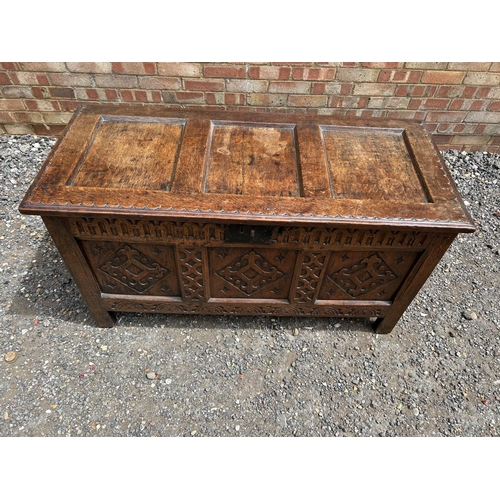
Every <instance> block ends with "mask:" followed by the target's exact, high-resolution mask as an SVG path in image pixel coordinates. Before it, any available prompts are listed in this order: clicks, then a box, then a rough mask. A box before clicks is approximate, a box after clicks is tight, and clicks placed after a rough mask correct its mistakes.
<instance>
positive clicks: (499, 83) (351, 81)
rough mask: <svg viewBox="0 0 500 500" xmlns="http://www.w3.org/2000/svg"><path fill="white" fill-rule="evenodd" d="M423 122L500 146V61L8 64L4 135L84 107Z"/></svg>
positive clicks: (49, 123) (53, 127) (2, 90)
mask: <svg viewBox="0 0 500 500" xmlns="http://www.w3.org/2000/svg"><path fill="white" fill-rule="evenodd" d="M99 102H107V103H121V102H126V103H154V104H157V105H161V106H169V107H174V108H175V107H177V108H199V107H218V108H225V109H233V110H255V111H273V110H275V111H282V112H298V113H312V114H327V115H328V114H342V115H356V116H382V117H395V118H408V119H417V120H421V121H423V122H424V123H425V124H426V127H427V128H428V130H429V131H430V132H432V133H433V134H434V137H435V140H436V142H437V143H438V145H439V147H440V148H442V149H462V150H467V151H489V152H493V153H497V152H500V63H498V62H496V63H495V62H494V63H491V62H474V63H459V62H449V63H447V62H433V63H423V62H418V63H410V62H406V63H402V62H391V63H389V62H385V63H375V62H370V63H359V62H353V63H286V62H280V63H160V62H158V63H155V62H121V63H119V62H115V63H111V62H85V63H82V62H79V63H77V62H74V63H70V62H66V63H64V62H50V63H49V62H31V63H29V62H6V63H0V133H7V134H26V133H28V134H32V133H35V134H39V135H58V134H60V133H61V131H62V130H63V129H64V125H65V124H66V123H67V122H68V120H69V119H70V117H71V115H72V113H73V111H74V110H75V109H76V108H77V106H78V105H80V104H82V103H99Z"/></svg>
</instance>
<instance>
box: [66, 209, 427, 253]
mask: <svg viewBox="0 0 500 500" xmlns="http://www.w3.org/2000/svg"><path fill="white" fill-rule="evenodd" d="M70 227H71V232H72V234H73V235H74V236H76V237H77V238H78V237H79V238H85V239H103V240H114V239H117V240H121V241H139V240H140V241H142V242H146V241H155V242H165V243H181V244H187V245H205V244H210V243H218V242H221V243H223V242H224V228H225V226H224V225H223V224H216V223H198V222H174V221H154V220H129V219H107V218H97V217H96V218H92V217H91V218H87V217H74V218H71V219H70ZM275 232H276V233H277V234H276V238H275V240H274V241H273V242H272V243H273V245H277V246H290V245H296V246H301V247H303V248H312V249H320V248H332V249H333V248H339V247H359V248H367V247H374V248H425V247H427V246H428V244H429V242H430V240H431V235H430V233H422V232H419V231H407V230H406V231H405V230H403V231H399V230H398V231H391V230H384V229H345V228H308V227H282V228H279V230H278V231H275Z"/></svg>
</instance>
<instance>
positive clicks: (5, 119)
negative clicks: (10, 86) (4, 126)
mask: <svg viewBox="0 0 500 500" xmlns="http://www.w3.org/2000/svg"><path fill="white" fill-rule="evenodd" d="M15 121H16V119H15V118H14V113H8V112H7V111H0V123H14V122H15Z"/></svg>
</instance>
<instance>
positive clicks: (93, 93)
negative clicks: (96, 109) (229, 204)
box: [86, 89, 99, 101]
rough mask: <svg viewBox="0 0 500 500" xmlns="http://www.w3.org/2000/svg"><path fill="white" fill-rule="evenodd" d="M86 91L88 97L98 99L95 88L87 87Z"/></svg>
mask: <svg viewBox="0 0 500 500" xmlns="http://www.w3.org/2000/svg"><path fill="white" fill-rule="evenodd" d="M86 93H87V97H88V98H89V99H93V100H94V101H97V100H98V99H99V94H98V93H97V90H96V89H87V91H86Z"/></svg>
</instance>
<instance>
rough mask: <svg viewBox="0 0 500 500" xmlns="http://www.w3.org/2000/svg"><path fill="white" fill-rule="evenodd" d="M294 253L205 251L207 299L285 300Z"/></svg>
mask: <svg viewBox="0 0 500 500" xmlns="http://www.w3.org/2000/svg"><path fill="white" fill-rule="evenodd" d="M296 254H297V252H290V251H286V250H280V249H270V248H245V247H243V248H234V247H233V248H231V247H227V248H226V247H221V248H213V249H210V250H209V262H210V264H209V265H210V295H211V297H215V298H251V299H262V298H265V299H287V298H288V294H289V290H290V286H291V282H292V274H293V269H294V264H295V257H296Z"/></svg>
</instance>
